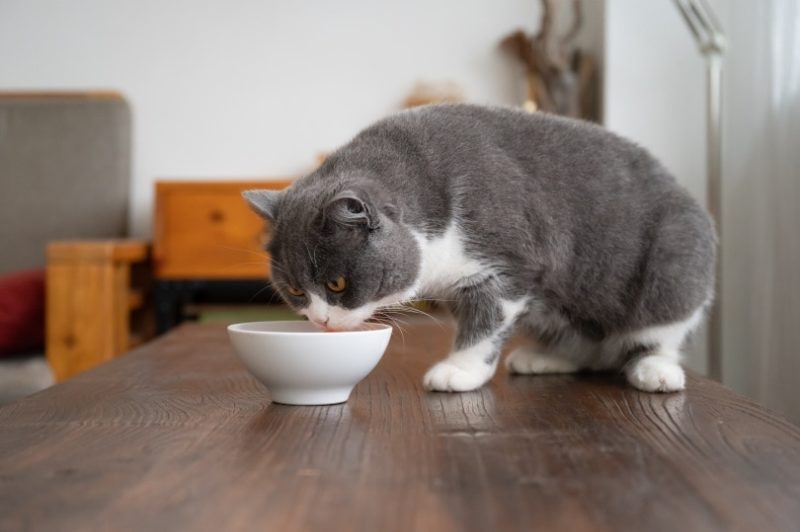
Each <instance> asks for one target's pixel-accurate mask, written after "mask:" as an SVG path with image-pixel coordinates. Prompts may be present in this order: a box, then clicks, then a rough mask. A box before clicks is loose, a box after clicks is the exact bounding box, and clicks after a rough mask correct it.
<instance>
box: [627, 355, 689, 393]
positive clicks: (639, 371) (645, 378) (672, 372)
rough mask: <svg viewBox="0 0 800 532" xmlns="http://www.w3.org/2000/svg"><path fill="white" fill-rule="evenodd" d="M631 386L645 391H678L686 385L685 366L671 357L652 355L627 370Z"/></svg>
mask: <svg viewBox="0 0 800 532" xmlns="http://www.w3.org/2000/svg"><path fill="white" fill-rule="evenodd" d="M625 374H626V375H627V376H628V382H629V383H631V386H633V387H634V388H638V389H639V390H642V391H643V392H677V391H678V390H683V388H684V387H685V386H686V376H685V375H684V373H683V368H682V367H681V366H680V364H678V363H677V362H675V361H674V360H671V359H669V358H666V357H663V356H659V355H651V356H646V357H644V358H641V359H639V360H637V361H636V362H634V363H633V364H631V365H630V366H629V367H628V368H627V369H626V370H625Z"/></svg>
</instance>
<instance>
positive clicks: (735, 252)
mask: <svg viewBox="0 0 800 532" xmlns="http://www.w3.org/2000/svg"><path fill="white" fill-rule="evenodd" d="M723 15H724V16H723V20H724V21H725V25H726V28H725V29H726V31H727V33H728V35H729V37H730V49H729V52H728V54H727V56H726V61H725V69H726V70H725V80H724V82H723V83H724V104H723V105H724V113H723V117H724V118H723V120H724V125H723V134H724V138H723V150H724V151H723V180H724V181H723V183H724V185H723V187H724V190H723V223H722V226H723V233H724V234H723V241H722V251H723V263H722V264H723V309H722V317H723V352H724V358H723V380H724V382H725V383H726V384H729V385H731V386H732V387H734V388H735V389H738V390H739V391H741V392H743V393H745V394H747V395H750V396H751V397H754V398H755V399H757V400H758V401H759V402H761V403H763V404H766V405H767V406H768V407H771V408H773V409H775V410H777V411H779V412H782V413H784V414H785V415H787V416H788V417H789V418H791V419H793V420H794V421H795V422H800V383H798V378H800V2H798V1H797V0H759V1H757V2H754V1H752V0H734V1H733V2H731V3H730V4H728V5H727V6H726V9H724V10H723Z"/></svg>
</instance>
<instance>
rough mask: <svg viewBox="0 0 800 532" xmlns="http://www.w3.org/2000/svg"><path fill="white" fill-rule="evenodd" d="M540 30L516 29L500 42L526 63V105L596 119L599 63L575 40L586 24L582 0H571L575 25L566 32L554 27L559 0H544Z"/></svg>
mask: <svg viewBox="0 0 800 532" xmlns="http://www.w3.org/2000/svg"><path fill="white" fill-rule="evenodd" d="M541 1H542V16H541V21H540V24H539V33H538V34H536V35H532V36H528V35H527V34H526V33H525V32H524V31H523V30H517V31H515V32H513V33H511V34H510V35H508V36H507V37H506V38H504V39H503V40H502V42H501V43H500V44H501V46H502V48H503V49H505V50H507V51H509V52H510V53H512V54H513V55H514V56H516V57H517V58H518V59H519V60H520V61H521V62H522V64H523V65H524V66H525V71H526V78H527V80H526V81H527V98H526V101H525V107H526V108H527V109H529V110H531V111H535V110H541V111H547V112H551V113H557V114H561V115H566V116H572V117H578V118H587V119H590V120H596V119H597V118H598V116H597V109H596V108H597V105H596V103H595V101H596V93H597V91H596V87H597V82H596V66H595V65H596V63H595V61H594V59H592V58H591V57H590V56H588V55H587V54H585V53H583V52H581V51H580V50H578V49H576V47H575V45H574V44H573V43H574V41H575V39H576V38H577V36H578V35H579V33H580V30H581V28H582V26H583V8H582V3H581V0H572V8H573V9H572V11H573V16H572V25H571V27H570V29H569V31H567V32H566V33H565V34H564V35H558V33H557V32H556V30H555V18H556V12H557V4H559V3H562V2H559V1H558V0H541Z"/></svg>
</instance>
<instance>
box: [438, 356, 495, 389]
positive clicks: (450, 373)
mask: <svg viewBox="0 0 800 532" xmlns="http://www.w3.org/2000/svg"><path fill="white" fill-rule="evenodd" d="M493 373H494V367H493V366H491V365H489V364H484V363H480V364H474V365H470V366H468V367H462V366H459V365H456V364H454V363H453V362H450V361H447V360H443V361H441V362H439V363H437V364H436V365H435V366H433V367H432V368H431V369H429V370H428V372H427V373H426V374H425V377H424V378H423V379H422V383H423V385H424V386H425V388H426V389H428V390H431V391H434V392H468V391H470V390H475V389H478V388H480V387H481V386H483V385H484V384H486V382H487V381H488V380H489V379H491V378H492V374H493Z"/></svg>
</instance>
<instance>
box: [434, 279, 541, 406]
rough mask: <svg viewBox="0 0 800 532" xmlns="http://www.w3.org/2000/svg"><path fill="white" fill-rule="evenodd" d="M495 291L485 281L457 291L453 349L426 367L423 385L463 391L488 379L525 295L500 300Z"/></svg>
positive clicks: (521, 309) (448, 390) (522, 308)
mask: <svg viewBox="0 0 800 532" xmlns="http://www.w3.org/2000/svg"><path fill="white" fill-rule="evenodd" d="M493 288H494V289H493ZM496 293H497V290H496V287H493V286H492V285H488V284H487V285H478V286H471V287H468V288H464V289H461V290H459V291H458V294H457V296H456V301H455V304H454V305H452V307H451V309H452V311H453V314H454V316H455V318H456V321H457V327H458V330H457V332H456V338H455V344H454V347H453V351H452V352H451V353H450V355H448V357H447V358H446V359H445V360H442V361H441V362H439V363H437V364H436V365H434V366H433V367H432V368H431V369H429V370H428V372H427V373H426V374H425V377H424V379H423V384H424V386H425V388H427V389H428V390H434V391H439V392H466V391H469V390H475V389H476V388H480V387H481V386H483V385H484V384H486V382H487V381H488V380H489V379H491V378H492V376H493V375H494V373H495V370H496V369H497V361H498V360H499V358H500V350H501V349H502V347H503V343H504V342H505V341H506V339H507V338H508V335H509V333H510V331H511V329H512V327H513V325H514V322H515V321H516V319H517V317H518V316H519V315H520V314H521V313H522V312H523V311H524V309H525V305H526V303H527V300H526V299H525V298H521V299H516V300H512V299H503V298H501V297H498V296H497V295H496Z"/></svg>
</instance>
